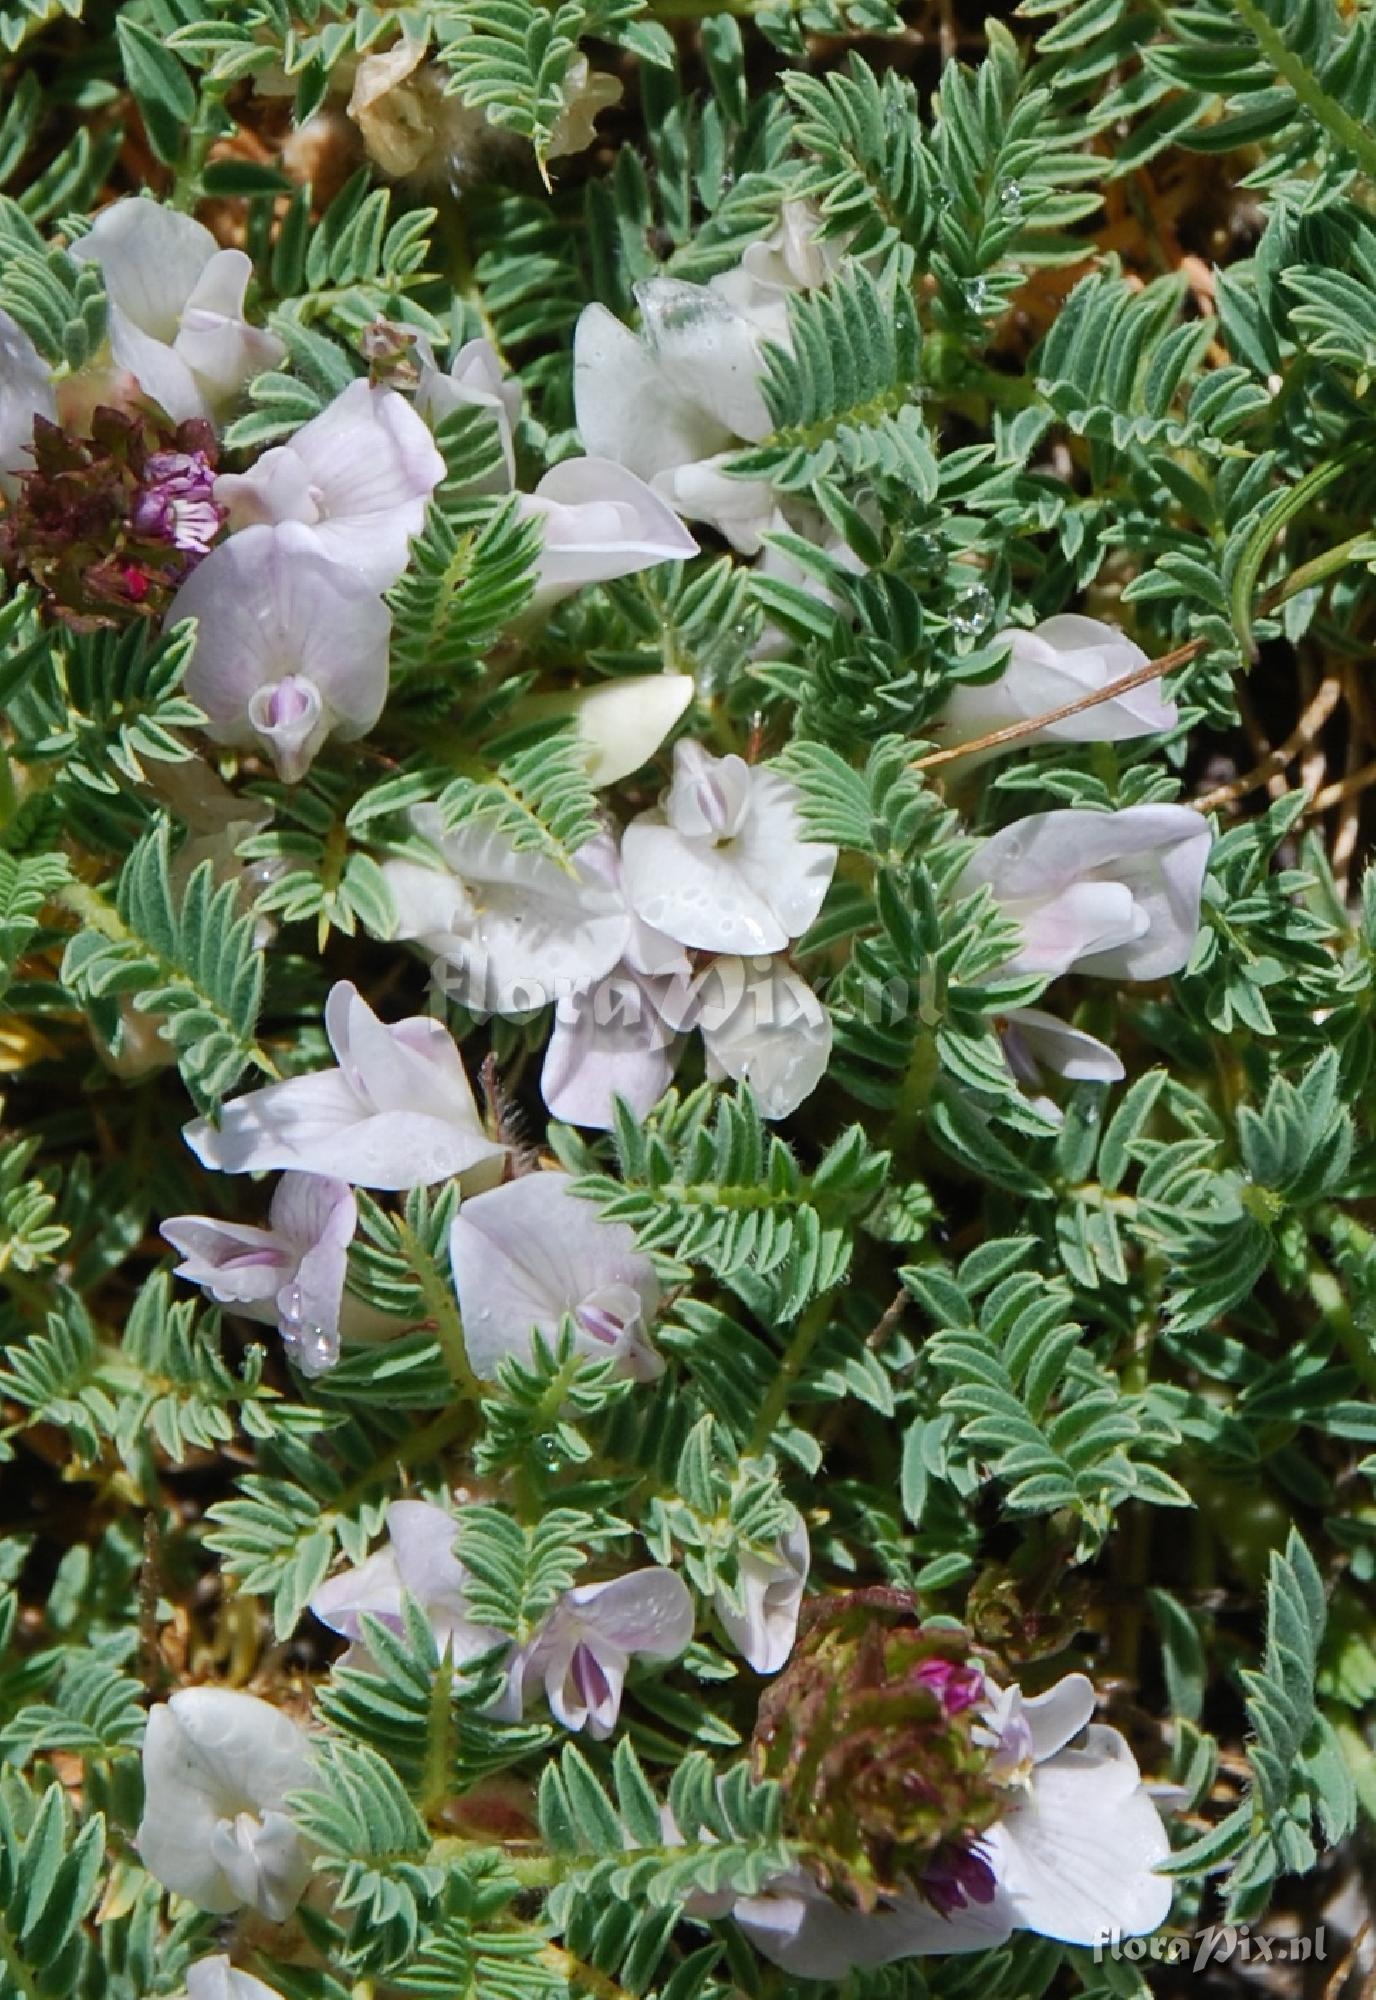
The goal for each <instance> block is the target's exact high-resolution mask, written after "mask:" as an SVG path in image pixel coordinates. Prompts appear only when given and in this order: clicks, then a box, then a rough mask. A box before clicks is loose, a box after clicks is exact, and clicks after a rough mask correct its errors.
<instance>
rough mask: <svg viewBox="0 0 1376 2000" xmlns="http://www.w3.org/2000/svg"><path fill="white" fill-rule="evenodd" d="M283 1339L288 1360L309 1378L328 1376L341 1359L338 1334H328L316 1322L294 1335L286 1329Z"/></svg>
mask: <svg viewBox="0 0 1376 2000" xmlns="http://www.w3.org/2000/svg"><path fill="white" fill-rule="evenodd" d="M282 1337H283V1341H284V1344H285V1346H286V1350H287V1357H288V1359H289V1360H291V1361H294V1362H295V1364H296V1366H297V1367H298V1368H299V1369H300V1370H301V1373H302V1374H303V1375H305V1376H307V1377H311V1376H315V1375H324V1374H327V1373H328V1371H329V1370H330V1369H331V1368H333V1367H334V1365H335V1363H336V1361H338V1359H339V1335H338V1333H327V1332H326V1331H325V1329H324V1327H323V1326H320V1325H318V1324H317V1323H316V1322H315V1321H312V1322H311V1323H310V1325H308V1326H303V1327H302V1328H301V1329H300V1331H299V1332H294V1333H289V1332H288V1331H287V1330H286V1328H285V1327H284V1328H283V1330H282Z"/></svg>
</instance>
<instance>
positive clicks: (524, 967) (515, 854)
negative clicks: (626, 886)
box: [382, 806, 631, 1014]
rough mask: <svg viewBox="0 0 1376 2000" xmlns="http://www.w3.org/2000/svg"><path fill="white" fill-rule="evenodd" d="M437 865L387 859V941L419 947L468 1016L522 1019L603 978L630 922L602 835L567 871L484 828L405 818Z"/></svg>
mask: <svg viewBox="0 0 1376 2000" xmlns="http://www.w3.org/2000/svg"><path fill="white" fill-rule="evenodd" d="M411 823H412V825H413V826H414V828H415V830H416V832H417V833H419V834H420V835H421V836H422V837H423V838H424V839H426V840H428V841H429V842H430V844H431V845H432V846H433V848H434V849H435V853H436V861H437V864H439V865H437V866H436V867H434V868H431V867H427V866H426V865H425V864H424V863H421V862H416V861H409V860H408V861H403V860H394V861H387V862H385V863H384V864H383V870H382V872H383V875H384V877H385V878H386V881H387V886H388V889H389V891H390V893H391V897H392V905H393V909H394V910H395V912H396V928H395V930H394V931H393V936H394V937H398V938H413V939H417V940H419V942H421V943H422V944H423V945H424V946H425V948H426V950H427V951H428V952H430V953H431V955H432V956H433V957H434V958H436V959H438V960H441V961H442V962H443V964H444V965H445V967H446V968H449V969H451V970H452V973H453V974H454V975H455V977H454V978H452V979H451V978H450V977H449V975H448V973H447V974H446V980H445V984H446V988H447V990H449V991H451V992H452V993H453V995H454V997H455V998H458V999H461V1000H463V1002H464V1004H465V1005H466V1006H469V1007H471V1008H473V1010H474V1011H475V1012H484V1013H497V1014H521V1013H529V1012H530V1011H531V1010H532V1009H533V1008H536V1007H543V1006H546V1005H547V1004H548V1003H549V1001H551V1000H553V999H555V998H557V997H558V996H559V994H560V993H562V992H565V991H569V990H572V989H575V988H578V987H580V986H583V985H585V984H586V983H587V982H588V981H590V980H595V979H599V978H601V976H602V975H603V974H604V973H606V972H609V971H610V970H611V968H612V967H613V966H614V965H615V964H616V962H617V960H618V959H619V957H620V956H621V953H622V950H623V948H624V946H625V943H626V940H627V937H628V934H629V931H630V923H631V920H630V917H629V915H628V914H627V911H626V906H625V902H624V900H623V899H622V897H621V895H620V893H619V891H618V890H617V889H616V887H615V880H614V870H613V868H612V865H611V861H610V858H609V856H608V855H607V853H605V852H604V850H606V849H610V847H611V842H610V839H609V838H608V837H607V836H606V835H600V836H598V837H597V838H596V839H594V840H591V841H589V842H588V843H587V845H586V846H585V847H582V848H580V849H579V851H578V853H577V854H575V855H574V856H573V866H572V868H571V869H565V868H562V867H561V866H560V865H559V863H558V862H557V861H556V860H554V859H553V857H552V856H550V855H547V854H540V853H533V852H528V851H525V850H523V849H520V848H517V847H515V846H514V845H513V844H512V842H511V840H510V839H509V838H508V837H507V835H506V834H504V833H503V832H502V831H501V830H500V829H499V828H497V827H494V826H493V825H492V824H491V822H490V821H485V820H468V821H465V822H464V823H463V824H461V825H460V826H458V827H457V828H455V830H454V831H453V832H452V833H446V832H445V830H444V822H443V817H442V815H441V813H440V811H439V808H438V807H437V806H418V807H417V808H416V809H415V811H414V812H413V813H412V815H411Z"/></svg>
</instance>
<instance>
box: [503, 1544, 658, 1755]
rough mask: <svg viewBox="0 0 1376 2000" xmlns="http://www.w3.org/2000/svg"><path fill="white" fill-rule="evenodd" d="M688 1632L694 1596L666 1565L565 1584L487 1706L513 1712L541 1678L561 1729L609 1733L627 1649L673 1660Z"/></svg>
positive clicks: (629, 1654)
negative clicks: (599, 1580)
mask: <svg viewBox="0 0 1376 2000" xmlns="http://www.w3.org/2000/svg"><path fill="white" fill-rule="evenodd" d="M692 1636H693V1599H692V1596H691V1593H690V1592H689V1590H688V1587H687V1585H686V1584H685V1583H684V1582H683V1579H682V1578H681V1577H678V1576H675V1574H674V1572H673V1571H672V1570H669V1569H637V1570H632V1571H631V1573H630V1574H629V1575H628V1576H618V1577H613V1578H612V1579H611V1581H610V1582H608V1583H585V1584H580V1585H578V1586H577V1587H576V1588H575V1589H573V1590H566V1591H565V1592H564V1595H563V1596H562V1597H561V1598H560V1599H559V1602H558V1603H557V1604H556V1605H555V1607H554V1609H553V1610H552V1611H551V1612H550V1613H549V1615H548V1617H546V1618H545V1620H544V1621H543V1623H542V1624H541V1626H540V1628H539V1630H538V1631H537V1632H536V1633H535V1635H534V1637H533V1638H532V1639H530V1640H529V1641H528V1643H527V1644H526V1645H524V1646H523V1647H522V1648H521V1649H520V1651H519V1652H518V1653H517V1655H516V1657H515V1659H514V1660H513V1661H512V1663H511V1668H510V1672H509V1675H508V1679H507V1685H506V1689H505V1692H504V1694H503V1696H502V1699H501V1701H500V1703H499V1704H497V1705H496V1706H495V1707H494V1709H493V1713H494V1714H495V1715H497V1716H499V1717H502V1718H503V1719H506V1720H513V1719H514V1718H516V1717H517V1716H519V1715H520V1714H521V1713H522V1711H523V1710H524V1709H525V1707H526V1706H527V1704H528V1702H529V1700H530V1697H531V1696H532V1694H533V1693H534V1692H535V1690H536V1688H537V1687H540V1686H543V1688H544V1691H545V1698H546V1700H547V1701H548V1702H549V1705H550V1708H551V1710H552V1711H553V1713H554V1715H555V1717H556V1719H557V1720H558V1721H560V1722H562V1723H563V1725H564V1727H565V1729H573V1730H581V1729H586V1730H587V1732H588V1734H589V1736H592V1737H596V1738H597V1739H599V1740H601V1739H602V1738H604V1737H607V1736H610V1735H611V1733H612V1731H613V1729H615V1727H616V1721H617V1717H618V1716H619V1715H620V1713H621V1693H622V1689H623V1688H624V1686H625V1682H626V1669H627V1668H628V1666H629V1665H630V1662H631V1660H632V1658H633V1657H634V1656H637V1655H639V1656H640V1657H641V1658H645V1659H656V1660H675V1659H677V1658H678V1656H679V1654H680V1653H681V1652H682V1651H683V1650H684V1648H685V1647H686V1646H687V1644H688V1642H689V1640H690V1639H691V1638H692Z"/></svg>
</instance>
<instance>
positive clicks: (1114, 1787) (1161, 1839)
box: [986, 1676, 1172, 1945]
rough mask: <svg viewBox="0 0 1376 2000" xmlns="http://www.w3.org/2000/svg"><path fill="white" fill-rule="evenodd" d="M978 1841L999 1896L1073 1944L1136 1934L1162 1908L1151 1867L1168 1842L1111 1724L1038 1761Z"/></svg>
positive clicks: (1165, 1890) (1162, 1889) (1164, 1884)
mask: <svg viewBox="0 0 1376 2000" xmlns="http://www.w3.org/2000/svg"><path fill="white" fill-rule="evenodd" d="M1071 1678H1072V1679H1075V1678H1078V1676H1072V1677H1071ZM986 1845H987V1847H988V1849H989V1852H990V1855H991V1857H992V1861H993V1866H994V1872H995V1874H996V1875H997V1877H998V1880H999V1888H1000V1897H1001V1899H1004V1898H1006V1900H1007V1903H1008V1905H1009V1907H1010V1908H1011V1909H1012V1910H1013V1911H1014V1913H1015V1916H1016V1921H1017V1922H1018V1923H1019V1924H1021V1925H1024V1926H1025V1927H1026V1928H1027V1929H1028V1930H1034V1931H1037V1932H1038V1933H1039V1934H1040V1935H1041V1936H1043V1937H1051V1938H1058V1939H1060V1940H1061V1941H1062V1942H1063V1943H1065V1944H1080V1945H1090V1944H1094V1943H1095V1942H1101V1941H1102V1940H1103V1939H1104V1938H1105V1937H1107V1936H1110V1935H1112V1934H1115V1933H1120V1934H1122V1935H1124V1936H1128V1937H1137V1936H1141V1935H1144V1934H1146V1933H1148V1932H1150V1931H1154V1930H1158V1929H1159V1928H1160V1926H1161V1925H1162V1924H1163V1923H1164V1922H1165V1921H1166V1918H1167V1917H1168V1916H1169V1914H1170V1907H1171V1895H1172V1885H1171V1883H1170V1881H1169V1880H1168V1879H1167V1878H1166V1877H1165V1876H1162V1875H1158V1874H1156V1873H1154V1872H1153V1871H1154V1870H1155V1868H1156V1866H1157V1864H1158V1863H1159V1862H1161V1861H1164V1860H1165V1858H1166V1856H1167V1855H1168V1854H1169V1852H1170V1841H1169V1839H1168V1838H1167V1835H1166V1829H1165V1827H1164V1825H1163V1824H1162V1821H1161V1815H1160V1814H1159V1813H1158V1812H1157V1810H1156V1807H1155V1805H1154V1804H1153V1803H1152V1800H1151V1797H1150V1794H1149V1793H1148V1792H1147V1790H1146V1787H1145V1786H1144V1785H1142V1784H1141V1782H1140V1779H1139V1774H1138V1770H1137V1765H1136V1763H1135V1761H1134V1760H1133V1756H1132V1752H1131V1751H1130V1750H1129V1748H1128V1746H1127V1744H1126V1743H1125V1742H1124V1741H1123V1738H1122V1737H1121V1736H1120V1735H1119V1734H1118V1731H1117V1730H1116V1729H1108V1728H1104V1727H1103V1726H1101V1725H1092V1726H1091V1727H1090V1729H1089V1732H1088V1741H1087V1744H1086V1747H1085V1748H1084V1749H1083V1750H1062V1751H1060V1752H1059V1753H1058V1755H1056V1756H1054V1757H1052V1758H1051V1759H1050V1760H1049V1761H1048V1762H1046V1763H1039V1764H1038V1765H1037V1768H1036V1772H1035V1774H1034V1777H1033V1782H1032V1789H1031V1792H1030V1795H1029V1796H1028V1797H1027V1799H1026V1800H1025V1802H1019V1803H1018V1804H1017V1805H1016V1806H1015V1807H1014V1809H1013V1810H1012V1811H1011V1812H1010V1813H1009V1814H1008V1815H1007V1817H1006V1818H1004V1819H1002V1820H1000V1821H999V1822H998V1824H997V1825H996V1826H995V1827H993V1828H992V1829H991V1831H990V1833H989V1834H988V1835H987V1836H986Z"/></svg>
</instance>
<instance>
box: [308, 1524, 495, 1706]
mask: <svg viewBox="0 0 1376 2000" xmlns="http://www.w3.org/2000/svg"><path fill="white" fill-rule="evenodd" d="M456 1527H457V1523H456V1522H455V1520H454V1517H453V1515H452V1514H450V1513H448V1512H447V1511H446V1510H445V1509H444V1508H443V1507H435V1506H433V1505H431V1503H430V1502H429V1501H427V1500H394V1501H393V1502H392V1505H391V1506H390V1507H389V1508H388V1509H387V1541H386V1544H385V1546H384V1547H382V1548H380V1549H377V1550H376V1551H375V1552H374V1553H373V1554H372V1555H370V1556H369V1557H368V1558H367V1560H366V1562H362V1563H358V1564H355V1565H354V1566H352V1567H351V1568H349V1569H345V1570H341V1571H340V1573H339V1575H338V1576H332V1577H330V1578H329V1579H328V1581H327V1582H325V1583H322V1584H321V1586H320V1588H319V1589H318V1590H317V1591H316V1593H315V1595H314V1596H313V1597H312V1599H311V1610H312V1611H313V1612H314V1613H315V1615H316V1617H317V1618H318V1619H319V1620H320V1622H321V1624H322V1625H328V1626H329V1628H330V1630H331V1631H332V1632H338V1633H339V1634H340V1635H341V1637H343V1638H345V1639H348V1640H351V1641H352V1645H351V1648H350V1651H349V1653H348V1654H347V1655H346V1656H345V1657H346V1659H348V1660H351V1661H352V1660H355V1659H357V1658H358V1657H360V1656H364V1657H366V1653H367V1647H366V1645H365V1644H364V1642H363V1627H362V1624H361V1619H362V1616H363V1613H364V1612H367V1613H368V1614H369V1615H370V1616H371V1617H373V1618H377V1619H379V1620H380V1621H381V1623H382V1624H384V1625H387V1626H389V1627H390V1628H391V1629H392V1630H393V1631H396V1632H400V1631H401V1629H402V1623H401V1610H402V1595H403V1593H405V1594H407V1595H409V1596H411V1597H413V1598H415V1600H416V1602H417V1604H419V1606H420V1608H421V1610H422V1611H423V1612H424V1613H425V1616H426V1618H427V1619H428V1620H429V1623H430V1629H431V1631H432V1632H433V1633H434V1635H435V1645H436V1647H437V1649H438V1650H439V1652H440V1653H446V1652H447V1653H448V1655H449V1658H450V1660H451V1662H452V1663H453V1665H454V1666H455V1667H462V1666H466V1665H467V1664H468V1662H469V1661H470V1660H476V1659H477V1658H478V1657H479V1656H480V1655H481V1654H483V1653H488V1652H491V1651H492V1649H493V1648H494V1647H495V1646H500V1645H501V1644H502V1643H503V1639H504V1635H503V1634H502V1633H501V1632H498V1631H497V1630H496V1629H495V1627H493V1626H491V1625H480V1624H478V1623H477V1622H476V1621H475V1620H474V1619H473V1617H472V1616H471V1615H470V1613H469V1608H468V1596H467V1591H468V1581H469V1579H468V1572H467V1570H466V1569H465V1568H464V1566H463V1564H462V1563H461V1562H460V1561H459V1559H458V1557H457V1556H456V1555H455V1553H454V1535H455V1530H456Z"/></svg>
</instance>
